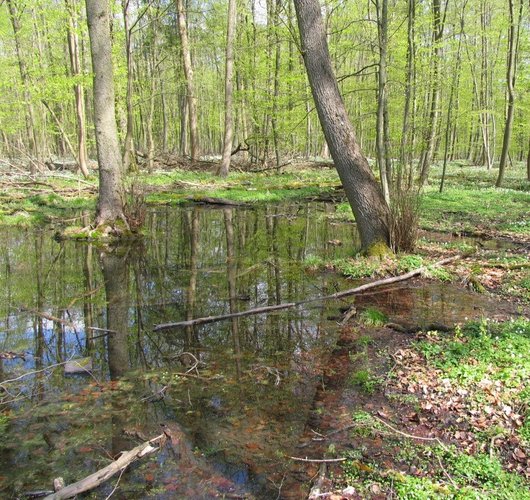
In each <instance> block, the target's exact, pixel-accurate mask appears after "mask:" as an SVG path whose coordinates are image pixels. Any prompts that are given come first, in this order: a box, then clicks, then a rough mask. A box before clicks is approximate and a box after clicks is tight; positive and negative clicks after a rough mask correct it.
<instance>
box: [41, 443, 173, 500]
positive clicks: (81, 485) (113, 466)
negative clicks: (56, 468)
mask: <svg viewBox="0 0 530 500" xmlns="http://www.w3.org/2000/svg"><path fill="white" fill-rule="evenodd" d="M165 439H166V435H165V434H160V436H156V437H155V438H153V439H151V440H150V441H146V442H145V443H142V444H140V445H138V446H136V447H135V448H133V449H132V450H129V451H126V452H125V453H123V454H122V455H121V456H120V457H119V458H118V459H117V460H115V461H114V462H111V463H110V464H109V465H107V466H106V467H104V468H103V469H100V470H98V471H97V472H94V474H91V475H90V476H87V477H85V478H84V479H81V480H80V481H77V482H76V483H72V484H70V485H68V486H65V487H64V488H62V489H60V490H58V491H56V492H55V493H53V494H52V495H48V496H47V497H46V498H45V500H62V499H63V498H73V497H75V496H76V495H79V494H80V493H83V492H85V491H90V490H92V489H94V488H97V487H98V486H100V485H101V484H103V483H104V482H105V481H107V480H108V479H110V478H111V477H112V476H114V475H115V474H117V473H118V472H121V471H122V470H124V469H125V468H126V467H128V466H129V465H130V464H132V463H133V462H135V461H136V460H139V459H140V458H143V457H145V456H147V455H151V454H152V453H154V452H156V451H158V450H159V449H160V446H161V444H162V443H163V442H164V441H165ZM157 443H158V444H159V445H158V446H155V445H156V444H157Z"/></svg>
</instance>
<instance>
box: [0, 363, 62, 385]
mask: <svg viewBox="0 0 530 500" xmlns="http://www.w3.org/2000/svg"><path fill="white" fill-rule="evenodd" d="M69 361H71V360H70V359H69V360H68V361H63V362H61V363H56V364H54V365H50V366H47V367H46V368H42V369H40V370H34V371H31V372H27V373H23V374H22V375H19V376H18V377H16V378H11V379H8V380H3V381H2V382H0V387H2V389H5V387H4V385H5V384H10V383H11V382H16V381H17V380H20V379H23V378H25V377H29V376H30V375H35V374H37V373H41V372H45V371H48V370H50V369H51V368H57V367H58V366H61V365H65V364H66V363H68V362H69Z"/></svg>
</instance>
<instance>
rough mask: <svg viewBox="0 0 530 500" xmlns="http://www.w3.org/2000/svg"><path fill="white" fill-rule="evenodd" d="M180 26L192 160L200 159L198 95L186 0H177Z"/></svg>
mask: <svg viewBox="0 0 530 500" xmlns="http://www.w3.org/2000/svg"><path fill="white" fill-rule="evenodd" d="M176 3H177V14H178V26H179V34H180V46H181V50H182V63H183V66H184V77H185V78H186V87H187V104H188V116H189V122H190V123H189V125H190V143H191V144H190V156H191V159H192V161H194V160H198V159H199V155H200V152H199V130H198V127H199V126H198V124H197V96H196V95H195V85H194V80H193V66H192V64H191V52H190V42H189V40H188V27H187V25H186V13H185V12H184V0H176Z"/></svg>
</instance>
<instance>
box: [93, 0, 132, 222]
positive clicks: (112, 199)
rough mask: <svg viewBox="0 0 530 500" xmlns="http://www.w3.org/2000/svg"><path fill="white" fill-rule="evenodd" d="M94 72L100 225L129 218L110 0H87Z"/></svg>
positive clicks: (97, 215) (97, 209)
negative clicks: (116, 101) (118, 124)
mask: <svg viewBox="0 0 530 500" xmlns="http://www.w3.org/2000/svg"><path fill="white" fill-rule="evenodd" d="M86 13H87V24H88V34H89V37H90V51H91V55H92V70H93V72H94V127H95V130H96V148H97V152H98V163H99V196H98V203H97V208H96V224H97V225H101V224H112V223H113V222H115V221H116V220H117V219H121V220H123V221H125V217H124V214H123V180H122V161H121V154H120V144H119V142H118V130H117V127H116V111H115V107H114V82H113V70H112V49H111V38H110V24H109V5H108V0H86Z"/></svg>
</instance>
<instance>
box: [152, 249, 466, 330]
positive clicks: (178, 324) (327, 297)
mask: <svg viewBox="0 0 530 500" xmlns="http://www.w3.org/2000/svg"><path fill="white" fill-rule="evenodd" d="M460 257H461V256H460V255H455V256H453V257H447V258H446V259H443V260H440V261H438V262H436V263H434V264H432V266H441V265H444V264H448V263H450V262H453V261H455V260H458V259H460ZM432 266H423V267H420V268H418V269H414V270H413V271H409V272H408V273H405V274H401V275H399V276H392V277H390V278H384V279H381V280H377V281H373V282H371V283H366V284H364V285H361V286H358V287H356V288H351V289H349V290H344V291H342V292H337V293H334V294H332V295H324V296H322V297H315V298H313V299H307V300H302V301H300V302H286V303H283V304H277V305H275V306H264V307H256V308H254V309H248V310H246V311H241V312H237V313H230V314H221V315H219V316H206V317H203V318H196V319H192V320H187V321H177V322H175V323H162V324H160V325H156V326H155V327H154V328H153V331H155V332H158V331H160V330H167V329H169V328H182V327H186V326H195V325H204V324H206V323H215V322H217V321H222V320H225V319H231V318H241V317H243V316H252V315H255V314H268V313H270V312H274V311H281V310H282V309H291V308H293V307H298V306H302V305H305V304H310V303H312V302H321V301H324V300H333V299H340V298H342V297H347V296H348V295H356V294H359V293H363V292H364V291H365V290H370V289H372V288H375V287H379V286H384V285H389V284H391V283H397V282H398V281H405V280H408V279H410V278H413V277H414V276H417V275H419V274H421V273H423V272H424V271H426V270H427V269H428V267H432Z"/></svg>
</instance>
